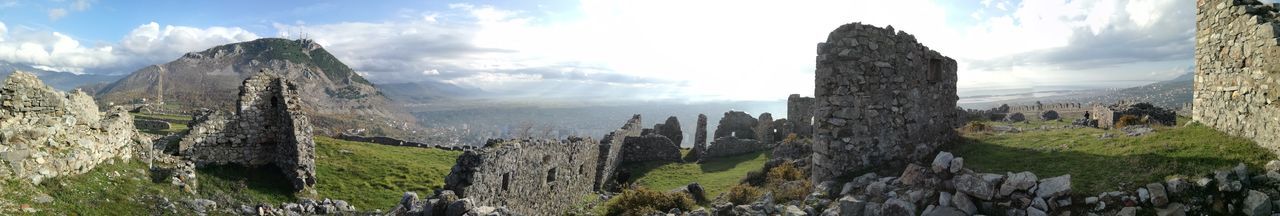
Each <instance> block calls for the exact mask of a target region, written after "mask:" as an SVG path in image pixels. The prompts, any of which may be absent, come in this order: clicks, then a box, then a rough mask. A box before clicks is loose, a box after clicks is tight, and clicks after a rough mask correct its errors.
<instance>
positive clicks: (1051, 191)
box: [1036, 174, 1071, 199]
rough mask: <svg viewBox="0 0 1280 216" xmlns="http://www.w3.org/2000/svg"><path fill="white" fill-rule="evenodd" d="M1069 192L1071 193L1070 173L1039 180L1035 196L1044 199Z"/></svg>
mask: <svg viewBox="0 0 1280 216" xmlns="http://www.w3.org/2000/svg"><path fill="white" fill-rule="evenodd" d="M1069 193H1071V175H1070V174H1067V175H1062V176H1058V177H1053V178H1047V179H1043V180H1040V184H1039V187H1037V189H1036V196H1038V197H1040V198H1045V199H1048V198H1054V197H1061V196H1063V195H1067V194H1069Z"/></svg>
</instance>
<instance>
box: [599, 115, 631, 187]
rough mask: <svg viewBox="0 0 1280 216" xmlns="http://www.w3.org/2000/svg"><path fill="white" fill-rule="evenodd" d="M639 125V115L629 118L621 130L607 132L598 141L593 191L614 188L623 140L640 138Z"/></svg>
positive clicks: (620, 160) (620, 162) (620, 161)
mask: <svg viewBox="0 0 1280 216" xmlns="http://www.w3.org/2000/svg"><path fill="white" fill-rule="evenodd" d="M643 127H644V126H642V125H641V123H640V115H634V116H631V119H629V120H627V123H625V124H623V125H622V128H619V129H618V130H614V131H613V132H609V134H606V135H604V138H602V139H600V147H599V148H598V149H599V151H600V152H599V153H598V154H597V156H596V163H597V164H596V178H595V181H594V182H593V183H592V187H591V188H592V189H594V190H597V191H599V190H608V189H611V188H614V187H616V186H617V185H614V184H613V183H614V182H616V181H614V180H615V177H616V176H614V173H617V171H618V170H617V169H618V166H620V165H621V164H622V149H623V148H622V146H623V143H624V142H623V140H624V139H626V138H627V137H632V136H640V133H641V132H642V131H643Z"/></svg>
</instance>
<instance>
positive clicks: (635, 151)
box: [621, 133, 680, 163]
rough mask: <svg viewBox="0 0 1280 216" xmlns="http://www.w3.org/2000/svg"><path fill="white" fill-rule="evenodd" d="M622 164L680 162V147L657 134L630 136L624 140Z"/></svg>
mask: <svg viewBox="0 0 1280 216" xmlns="http://www.w3.org/2000/svg"><path fill="white" fill-rule="evenodd" d="M621 157H622V163H636V162H650V161H667V162H676V161H680V146H678V145H676V144H675V143H672V141H671V139H667V137H666V136H663V135H659V134H656V133H652V134H645V135H642V136H629V137H625V138H623V140H622V156H621Z"/></svg>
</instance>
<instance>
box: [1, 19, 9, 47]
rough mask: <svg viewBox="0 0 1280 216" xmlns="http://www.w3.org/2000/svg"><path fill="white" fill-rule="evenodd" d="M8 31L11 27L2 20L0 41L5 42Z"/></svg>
mask: <svg viewBox="0 0 1280 216" xmlns="http://www.w3.org/2000/svg"><path fill="white" fill-rule="evenodd" d="M8 32H9V27H6V26H5V25H4V22H0V42H4V37H5V35H6V33H8Z"/></svg>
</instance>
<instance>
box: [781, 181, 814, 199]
mask: <svg viewBox="0 0 1280 216" xmlns="http://www.w3.org/2000/svg"><path fill="white" fill-rule="evenodd" d="M773 187H774V188H773V197H774V198H775V199H778V203H785V202H790V201H792V200H804V197H805V196H808V195H809V193H812V192H813V183H810V182H809V180H798V181H789V182H783V183H782V184H778V185H776V186H773Z"/></svg>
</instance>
